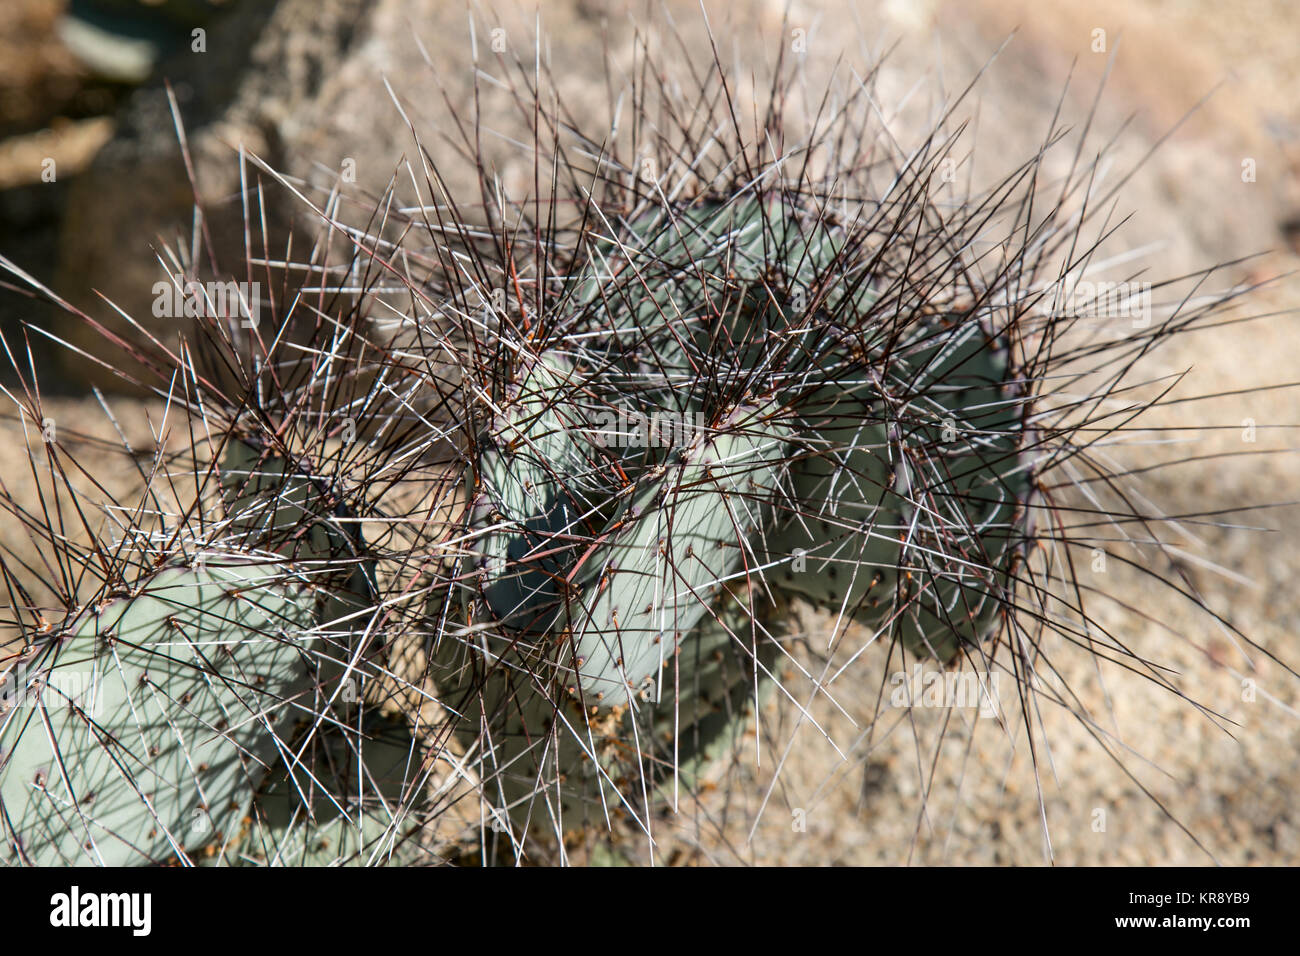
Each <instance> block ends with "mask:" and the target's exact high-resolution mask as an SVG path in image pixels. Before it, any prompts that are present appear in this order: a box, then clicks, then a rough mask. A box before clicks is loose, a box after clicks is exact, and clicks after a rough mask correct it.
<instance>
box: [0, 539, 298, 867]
mask: <svg viewBox="0 0 1300 956" xmlns="http://www.w3.org/2000/svg"><path fill="white" fill-rule="evenodd" d="M313 605H314V602H313V601H312V600H311V599H310V597H309V596H308V595H307V594H306V593H305V592H304V590H303V589H302V588H301V586H300V585H299V584H298V583H297V582H295V581H294V580H293V578H292V576H291V575H289V574H288V572H287V569H286V568H284V567H283V566H279V565H273V564H272V565H266V564H263V565H248V564H234V563H217V562H215V561H212V562H209V563H208V564H207V566H206V567H205V568H203V569H201V570H200V569H190V568H165V569H163V570H160V571H158V572H157V573H156V574H154V575H152V576H151V577H150V578H149V580H148V581H147V582H144V583H143V584H142V585H140V586H137V587H136V588H134V589H133V593H130V594H124V595H120V596H111V597H108V598H107V599H106V600H105V601H104V602H103V603H102V604H100V605H97V606H95V607H92V608H87V609H86V610H85V611H84V612H82V614H80V615H79V616H78V617H76V618H74V619H73V620H72V621H70V622H69V623H68V626H67V630H66V632H64V633H57V634H51V635H50V636H49V638H48V639H47V640H45V641H43V642H41V643H40V644H38V645H37V646H36V647H34V648H33V650H32V652H31V653H30V654H29V656H28V658H27V660H26V661H24V664H25V668H24V669H25V671H26V679H25V681H24V682H23V685H22V686H21V687H18V688H17V694H16V700H15V706H14V707H13V708H12V709H10V710H9V712H8V713H7V714H5V716H4V728H3V733H2V734H0V749H3V750H4V751H5V755H6V759H5V762H4V772H3V777H0V780H2V782H3V790H2V791H0V793H2V794H3V800H4V819H5V829H6V831H7V833H6V835H7V837H8V839H7V840H6V843H7V845H8V846H9V848H10V854H9V856H10V858H9V861H8V862H11V863H14V862H19V861H21V862H25V863H34V864H36V865H40V866H53V865H60V864H62V865H68V864H73V865H75V864H83V865H84V864H92V863H93V864H100V865H106V866H123V865H127V864H130V863H135V862H139V861H141V860H162V859H167V858H170V857H172V856H181V857H184V856H185V855H187V854H190V853H193V852H194V851H196V850H198V849H200V848H202V847H206V846H211V845H217V846H220V845H221V844H223V843H224V842H225V841H226V840H228V839H230V838H231V837H232V836H233V835H234V834H235V833H236V831H237V829H238V827H239V821H240V820H241V819H242V817H243V816H244V815H245V814H246V813H247V809H248V805H249V801H250V800H251V798H252V791H251V789H250V787H249V786H248V782H249V780H250V779H257V778H258V777H259V776H260V775H261V774H263V773H264V772H265V771H266V769H267V768H268V767H269V766H271V765H272V764H274V763H276V762H277V761H278V759H279V756H280V755H279V752H278V749H279V748H278V741H279V738H278V735H277V729H279V730H280V731H281V732H282V731H283V727H282V722H283V716H282V712H283V711H286V710H288V711H291V710H292V709H293V708H294V707H295V706H298V707H301V706H303V703H302V698H303V697H304V696H305V695H309V693H310V683H309V681H308V680H307V675H306V674H305V673H304V668H303V665H302V661H303V657H304V654H305V649H304V646H303V645H304V640H305V638H304V635H305V634H306V633H307V632H308V631H309V630H310V628H311V626H312V623H313V615H314V606H313ZM69 676H73V677H79V678H83V679H82V680H78V681H77V682H76V685H77V689H78V692H76V693H69V692H68V691H67V688H68V687H69V681H68V678H69ZM61 688H62V689H61ZM278 724H279V725H281V726H280V727H279V728H277V725H278Z"/></svg>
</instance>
